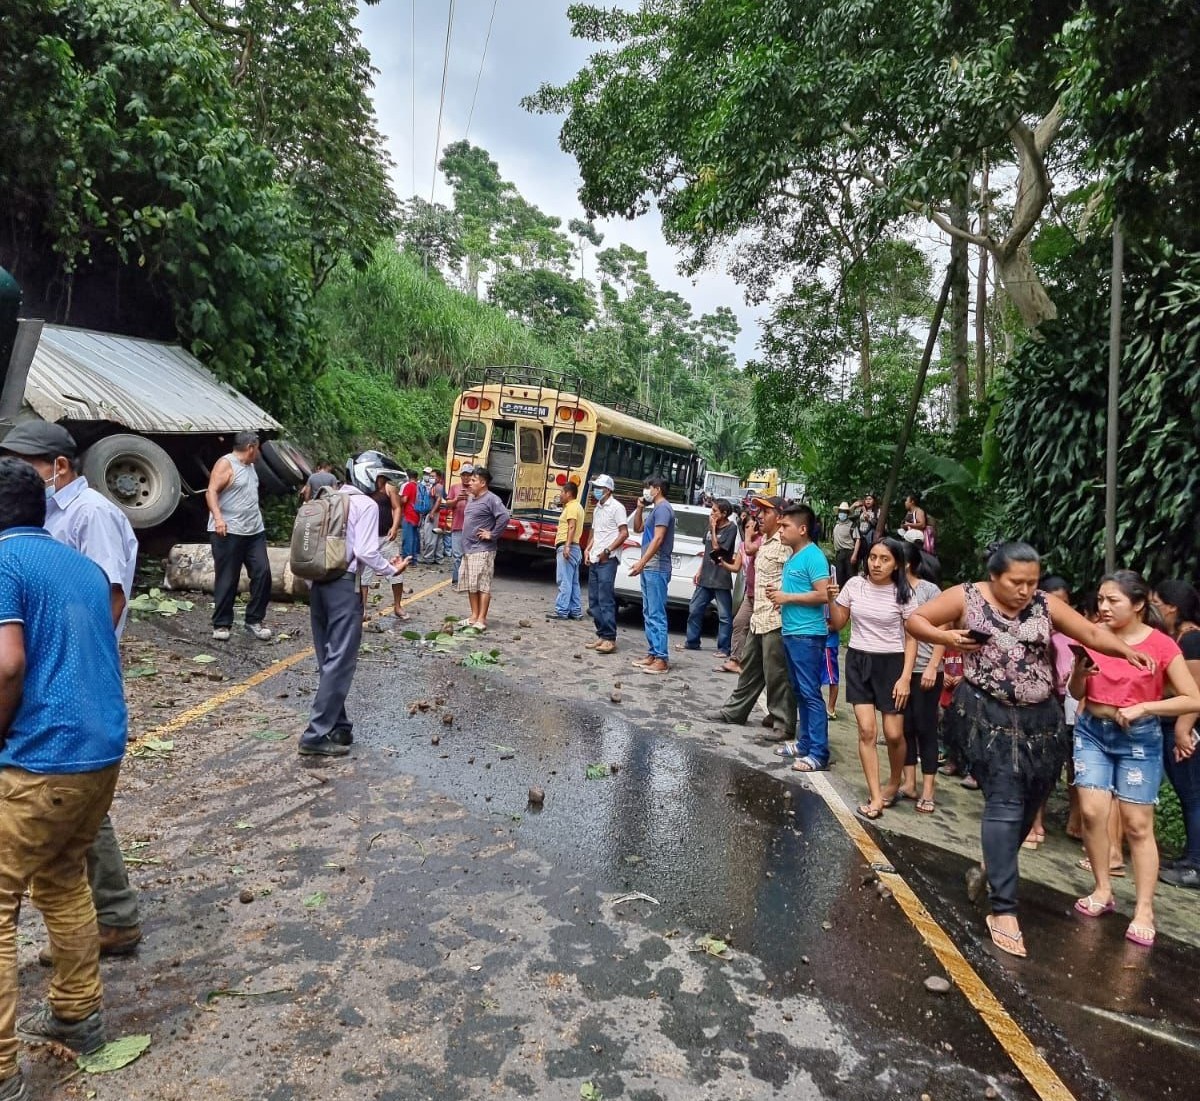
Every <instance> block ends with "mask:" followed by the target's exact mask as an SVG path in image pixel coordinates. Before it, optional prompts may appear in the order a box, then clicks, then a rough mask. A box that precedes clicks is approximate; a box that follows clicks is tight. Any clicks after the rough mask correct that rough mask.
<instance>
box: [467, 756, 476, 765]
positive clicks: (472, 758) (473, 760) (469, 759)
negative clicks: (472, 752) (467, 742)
mask: <svg viewBox="0 0 1200 1101" xmlns="http://www.w3.org/2000/svg"><path fill="white" fill-rule="evenodd" d="M474 763H475V758H474V757H468V758H467V764H469V765H473V764H474Z"/></svg>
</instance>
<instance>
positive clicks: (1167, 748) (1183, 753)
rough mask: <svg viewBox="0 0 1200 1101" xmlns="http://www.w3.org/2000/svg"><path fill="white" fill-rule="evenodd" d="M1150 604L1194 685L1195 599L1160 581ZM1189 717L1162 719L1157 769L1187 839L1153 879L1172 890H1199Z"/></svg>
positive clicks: (1198, 804) (1179, 585)
mask: <svg viewBox="0 0 1200 1101" xmlns="http://www.w3.org/2000/svg"><path fill="white" fill-rule="evenodd" d="M1150 603H1151V604H1153V605H1154V607H1155V609H1156V610H1157V611H1158V614H1159V615H1160V616H1162V621H1163V629H1164V630H1165V631H1166V632H1167V634H1169V635H1170V636H1171V637H1172V638H1173V639H1174V640H1175V641H1176V642H1177V643H1179V649H1180V650H1182V651H1183V658H1184V660H1185V661H1186V662H1187V664H1188V669H1189V670H1190V671H1191V674H1192V677H1193V678H1194V679H1195V680H1196V681H1197V683H1200V593H1197V592H1196V590H1195V589H1194V588H1193V587H1192V586H1191V585H1189V584H1188V583H1187V582H1186V581H1161V582H1159V584H1158V585H1157V586H1156V587H1155V589H1154V593H1153V595H1152V596H1151V597H1150ZM1196 718H1197V716H1195V715H1180V716H1179V717H1178V718H1176V719H1163V724H1162V725H1163V767H1164V768H1165V769H1166V772H1167V779H1168V780H1170V781H1171V786H1172V787H1173V788H1174V789H1175V794H1176V795H1177V796H1179V806H1180V809H1181V810H1182V811H1183V829H1184V832H1185V834H1186V836H1187V844H1186V845H1185V846H1184V850H1183V855H1182V856H1181V857H1180V858H1179V859H1178V860H1172V861H1169V862H1164V864H1163V867H1162V869H1161V870H1160V871H1159V873H1158V878H1159V879H1161V880H1162V881H1163V882H1164V883H1169V884H1171V886H1172V887H1189V888H1191V889H1192V890H1197V889H1200V752H1194V747H1195V742H1194V741H1193V737H1194V736H1195V733H1194V732H1195V724H1196Z"/></svg>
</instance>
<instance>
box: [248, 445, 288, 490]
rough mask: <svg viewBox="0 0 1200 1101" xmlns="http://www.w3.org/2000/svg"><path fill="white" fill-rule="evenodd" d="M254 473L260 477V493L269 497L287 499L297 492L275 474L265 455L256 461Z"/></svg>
mask: <svg viewBox="0 0 1200 1101" xmlns="http://www.w3.org/2000/svg"><path fill="white" fill-rule="evenodd" d="M254 471H255V473H256V474H257V475H258V491H259V493H265V494H266V495H267V496H268V497H287V496H289V495H290V494H292V493H294V492H295V491H294V490H292V489H290V488H289V487H288V485H287V483H286V482H285V481H284V480H283V479H282V478H281V477H279V475H278V474H276V473H275V471H274V469H272V467H271V466H270V465H269V464H268V463H267V459H266V456H265V455H259V456H258V458H257V459H255V460H254Z"/></svg>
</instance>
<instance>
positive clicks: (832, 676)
mask: <svg viewBox="0 0 1200 1101" xmlns="http://www.w3.org/2000/svg"><path fill="white" fill-rule="evenodd" d="M822 612H823V613H824V615H825V626H826V628H827V630H828V631H829V634H827V635H826V636H825V663H824V664H823V665H822V666H821V687H822V688H828V689H829V705H828V706H827V707H826V709H825V712H826V714H827V715H828V716H829V718H830V720H831V721H832V720H833V719H836V718H837V717H838V716H837V700H838V680H839V677H838V650H839V649H840V648H841V644H842V637H841V635H839V634H838V633H837V631H835V630H834V629H833V628H832V627H830V626H829V605H828V604H826V605H825V607H824V608H823V609H822Z"/></svg>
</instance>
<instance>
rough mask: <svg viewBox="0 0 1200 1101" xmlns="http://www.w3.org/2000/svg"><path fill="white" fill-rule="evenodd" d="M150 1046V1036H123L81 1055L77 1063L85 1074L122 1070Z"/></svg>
mask: <svg viewBox="0 0 1200 1101" xmlns="http://www.w3.org/2000/svg"><path fill="white" fill-rule="evenodd" d="M149 1047H150V1037H149V1036H144V1035H143V1036H122V1037H121V1038H120V1039H119V1040H111V1041H110V1042H109V1043H107V1044H105V1045H104V1046H103V1047H102V1048H100V1049H99V1050H98V1051H93V1052H92V1053H91V1055H81V1056H79V1058H78V1059H76V1060H75V1065H76V1066H77V1067H78V1068H79V1069H80V1070H81V1071H83V1072H84V1074H106V1073H108V1072H109V1071H110V1070H120V1069H121V1068H122V1067H127V1066H129V1064H130V1063H132V1062H133V1061H134V1060H135V1059H137V1058H138V1057H139V1056H141V1055H143V1054H145V1052H146V1049H147V1048H149Z"/></svg>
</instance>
